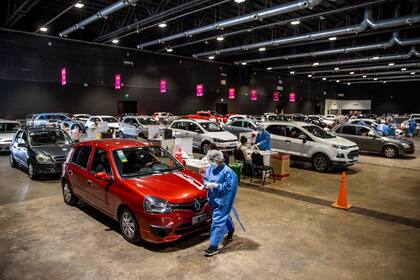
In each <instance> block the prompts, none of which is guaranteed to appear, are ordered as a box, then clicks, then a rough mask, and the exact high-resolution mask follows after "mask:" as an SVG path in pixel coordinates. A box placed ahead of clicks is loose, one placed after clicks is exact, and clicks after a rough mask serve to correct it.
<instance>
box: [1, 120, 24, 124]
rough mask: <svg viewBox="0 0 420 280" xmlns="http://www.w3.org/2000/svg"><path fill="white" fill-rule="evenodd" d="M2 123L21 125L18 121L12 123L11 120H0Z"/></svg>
mask: <svg viewBox="0 0 420 280" xmlns="http://www.w3.org/2000/svg"><path fill="white" fill-rule="evenodd" d="M0 123H17V124H20V123H19V122H17V121H10V120H3V119H0Z"/></svg>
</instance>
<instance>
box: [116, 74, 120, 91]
mask: <svg viewBox="0 0 420 280" xmlns="http://www.w3.org/2000/svg"><path fill="white" fill-rule="evenodd" d="M115 89H121V74H115Z"/></svg>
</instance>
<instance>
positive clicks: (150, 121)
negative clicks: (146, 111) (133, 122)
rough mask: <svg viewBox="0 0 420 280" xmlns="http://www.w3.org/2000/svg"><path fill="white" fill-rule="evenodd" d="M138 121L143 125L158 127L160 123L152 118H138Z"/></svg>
mask: <svg viewBox="0 0 420 280" xmlns="http://www.w3.org/2000/svg"><path fill="white" fill-rule="evenodd" d="M137 120H138V121H139V122H140V123H141V124H143V125H158V123H157V122H156V121H155V120H154V119H152V118H137Z"/></svg>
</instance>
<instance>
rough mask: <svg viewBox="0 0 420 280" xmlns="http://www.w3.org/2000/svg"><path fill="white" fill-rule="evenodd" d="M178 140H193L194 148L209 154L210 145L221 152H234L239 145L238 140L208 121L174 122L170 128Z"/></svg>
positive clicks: (188, 120)
mask: <svg viewBox="0 0 420 280" xmlns="http://www.w3.org/2000/svg"><path fill="white" fill-rule="evenodd" d="M169 128H170V129H172V130H173V132H174V135H175V136H176V137H177V138H193V147H194V148H197V149H200V150H201V151H202V152H203V153H205V154H207V151H208V150H209V145H210V143H214V144H215V145H216V146H217V148H219V150H220V151H233V150H235V148H236V146H237V145H238V138H237V137H236V136H235V135H233V134H232V133H230V132H227V131H226V130H224V129H223V128H221V127H220V126H219V125H218V124H216V123H214V122H211V121H207V120H191V119H183V120H177V121H174V122H173V123H172V124H171V125H170V126H169Z"/></svg>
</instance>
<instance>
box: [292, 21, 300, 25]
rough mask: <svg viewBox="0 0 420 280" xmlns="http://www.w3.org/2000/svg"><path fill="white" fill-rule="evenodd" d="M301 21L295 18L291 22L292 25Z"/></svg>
mask: <svg viewBox="0 0 420 280" xmlns="http://www.w3.org/2000/svg"><path fill="white" fill-rule="evenodd" d="M299 23H300V21H299V20H294V21H291V22H290V24H291V25H298V24H299Z"/></svg>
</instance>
